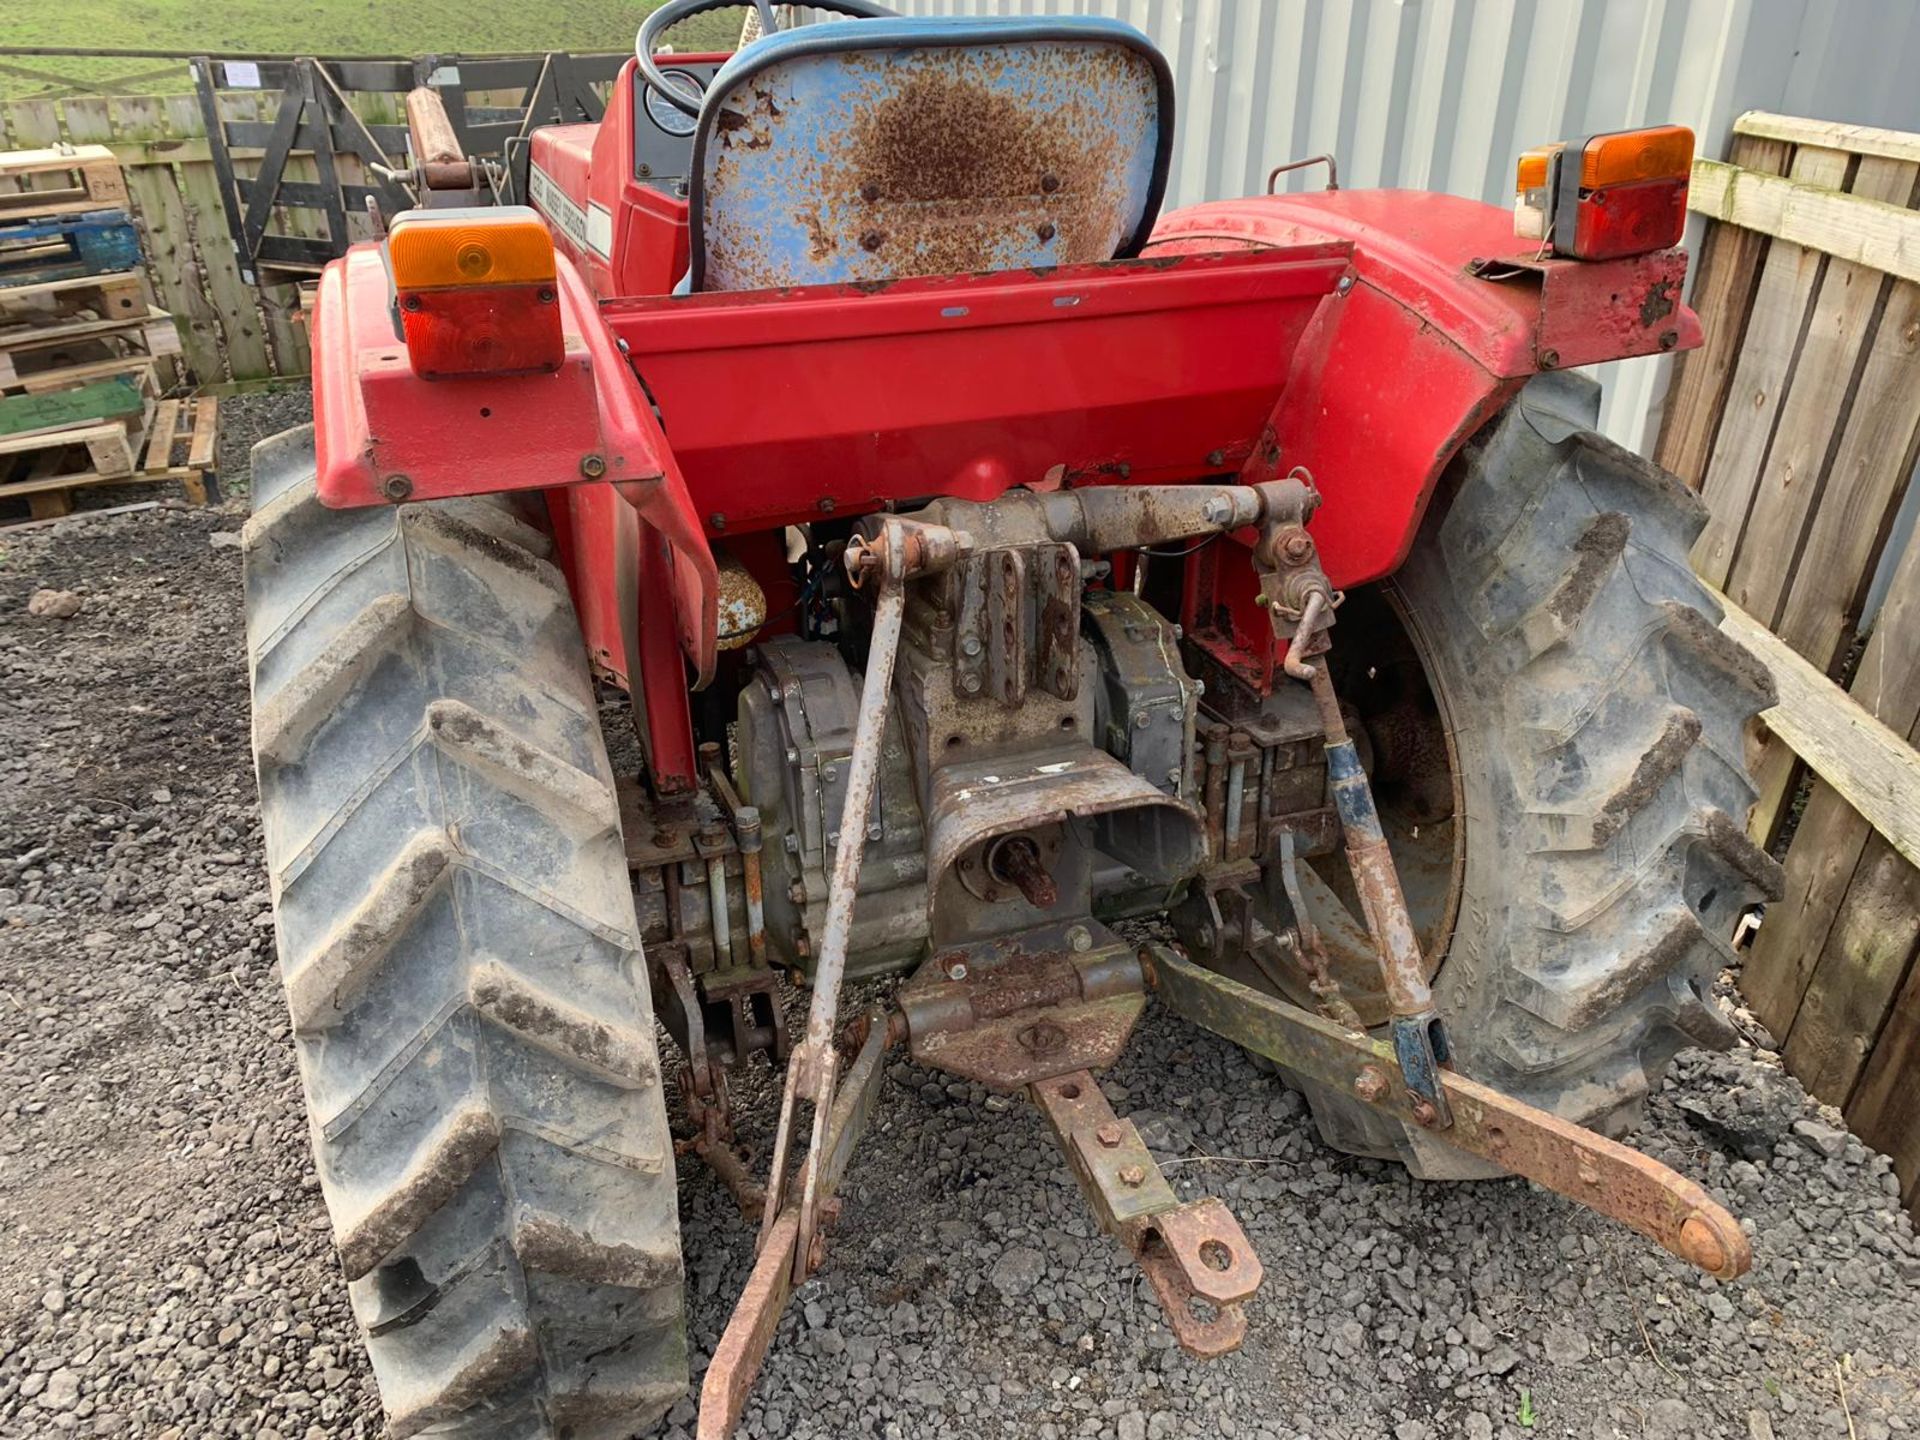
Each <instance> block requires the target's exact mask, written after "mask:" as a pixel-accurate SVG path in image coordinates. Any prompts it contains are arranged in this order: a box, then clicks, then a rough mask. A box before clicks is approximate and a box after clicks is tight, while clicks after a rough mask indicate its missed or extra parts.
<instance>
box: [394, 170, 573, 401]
mask: <svg viewBox="0 0 1920 1440" xmlns="http://www.w3.org/2000/svg"><path fill="white" fill-rule="evenodd" d="M387 264H388V266H389V268H390V270H391V271H392V274H393V291H394V305H395V308H396V310H397V311H398V313H399V317H400V330H401V334H402V335H403V336H404V337H405V339H406V342H407V356H408V358H409V359H410V360H411V361H412V363H413V370H414V373H415V374H417V375H419V376H420V377H421V378H422V379H426V380H440V379H445V378H448V377H450V376H456V375H518V374H526V373H530V372H540V371H547V372H551V371H555V370H558V369H559V368H560V364H561V361H562V360H564V359H565V358H566V338H565V336H564V334H563V333H562V330H561V325H560V297H559V292H558V288H557V285H556V281H555V261H554V255H553V237H552V235H551V234H550V233H548V230H547V227H546V226H545V225H544V224H543V223H542V222H541V220H540V217H539V215H538V214H536V213H535V212H534V211H533V210H531V209H529V208H527V207H526V206H524V205H503V206H498V207H486V208H476V209H455V210H409V211H407V212H406V213H404V214H402V215H400V216H398V217H397V218H396V219H395V220H394V222H393V227H392V229H391V231H390V232H389V234H388V236H387Z"/></svg>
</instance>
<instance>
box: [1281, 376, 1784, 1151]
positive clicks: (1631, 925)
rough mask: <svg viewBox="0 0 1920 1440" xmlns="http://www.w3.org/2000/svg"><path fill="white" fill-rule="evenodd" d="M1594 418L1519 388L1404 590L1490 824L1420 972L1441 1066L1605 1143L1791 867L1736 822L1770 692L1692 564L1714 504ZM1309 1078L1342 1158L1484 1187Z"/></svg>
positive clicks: (1586, 405) (1447, 502) (1559, 390)
mask: <svg viewBox="0 0 1920 1440" xmlns="http://www.w3.org/2000/svg"><path fill="white" fill-rule="evenodd" d="M1597 411H1598V389H1597V387H1596V386H1594V385H1593V384H1592V382H1591V381H1588V380H1586V379H1584V378H1583V377H1579V376H1572V375H1549V376H1543V377H1541V378H1539V379H1536V380H1534V381H1532V382H1531V383H1529V384H1528V386H1527V387H1526V388H1525V389H1524V390H1523V391H1522V392H1521V395H1520V396H1519V397H1518V398H1517V399H1516V400H1515V401H1514V402H1513V403H1512V404H1511V405H1509V406H1508V408H1507V409H1506V410H1505V411H1504V412H1502V414H1501V415H1500V416H1499V417H1497V418H1496V419H1495V420H1494V421H1493V422H1492V423H1491V424H1490V425H1488V426H1487V427H1486V428H1485V429H1484V430H1483V431H1482V432H1481V433H1480V434H1479V435H1477V436H1476V437H1474V439H1473V440H1471V441H1470V442H1469V443H1468V445H1467V447H1466V448H1465V450H1464V451H1463V452H1462V454H1461V456H1460V457H1459V458H1458V459H1457V460H1456V461H1455V463H1454V466H1453V467H1452V469H1451V471H1450V473H1449V478H1448V481H1447V482H1446V487H1444V488H1443V493H1442V495H1441V496H1440V497H1439V498H1438V499H1436V502H1435V505H1434V507H1433V510H1432V512H1431V513H1430V515H1429V518H1428V521H1427V524H1426V528H1425V529H1424V531H1423V533H1422V536H1421V538H1420V540H1419V541H1418V542H1417V543H1416V545H1415V547H1414V552H1413V555H1412V557H1411V558H1410V560H1409V562H1408V564H1407V566H1406V567H1405V569H1403V571H1402V572H1401V574H1400V575H1399V576H1397V577H1396V578H1395V581H1394V582H1393V583H1394V585H1395V587H1396V589H1397V590H1398V592H1399V594H1400V595H1401V597H1402V599H1403V600H1404V602H1405V606H1406V609H1407V610H1408V612H1409V613H1410V614H1411V616H1412V617H1413V621H1414V623H1415V624H1416V625H1417V626H1418V627H1419V628H1420V630H1421V631H1422V633H1423V635H1424V645H1425V648H1426V649H1427V650H1428V652H1429V655H1430V657H1431V659H1430V663H1432V664H1434V665H1435V666H1436V668H1437V669H1439V670H1440V671H1441V672H1442V673H1441V675H1440V676H1439V678H1440V680H1441V681H1442V686H1443V689H1444V690H1446V691H1447V692H1449V703H1450V704H1451V705H1452V706H1453V713H1452V714H1451V715H1450V716H1449V717H1448V720H1449V725H1450V727H1451V728H1452V730H1453V732H1454V734H1455V737H1456V744H1458V745H1459V746H1460V747H1461V755H1460V760H1459V763H1460V768H1461V770H1462V772H1463V780H1464V783H1466V785H1467V787H1468V788H1467V815H1468V823H1469V825H1470V826H1473V827H1478V828H1479V829H1480V831H1481V833H1480V834H1479V835H1478V836H1476V835H1474V834H1473V832H1472V830H1471V829H1470V830H1469V838H1468V841H1467V861H1466V864H1467V874H1466V895H1465V900H1464V903H1463V905H1462V907H1461V919H1460V921H1459V923H1458V925H1457V926H1456V929H1455V933H1454V936H1453V940H1452V943H1451V945H1450V947H1449V950H1448V953H1447V956H1446V958H1445V960H1444V962H1443V964H1442V966H1441V969H1440V972H1439V974H1438V976H1437V977H1436V981H1435V994H1436V997H1437V1000H1438V1002H1439V1004H1440V1006H1441V1009H1442V1013H1443V1014H1446V1015H1448V1016H1449V1017H1450V1018H1451V1020H1452V1025H1451V1035H1452V1037H1453V1043H1454V1046H1455V1051H1456V1057H1457V1059H1458V1061H1459V1063H1460V1064H1461V1067H1462V1068H1463V1069H1464V1070H1466V1071H1467V1072H1468V1073H1471V1074H1474V1075H1477V1076H1479V1077H1481V1078H1483V1079H1486V1080H1489V1081H1490V1082H1492V1083H1494V1084H1496V1085H1498V1086H1500V1087H1501V1088H1503V1089H1506V1090H1508V1091H1509V1092H1511V1093H1513V1094H1516V1095H1518V1096H1519V1097H1521V1098H1523V1099H1525V1100H1528V1101H1530V1102H1531V1103H1533V1104H1536V1105H1540V1106H1542V1107H1543V1108H1546V1109H1550V1110H1553V1111H1555V1112H1557V1113H1559V1114H1561V1115H1564V1116H1566V1117H1568V1118H1569V1119H1573V1120H1577V1121H1579V1122H1582V1123H1585V1124H1589V1125H1594V1126H1596V1127H1598V1128H1600V1129H1602V1130H1604V1131H1607V1132H1609V1133H1620V1132H1621V1131H1623V1130H1624V1129H1626V1128H1628V1127H1629V1126H1630V1125H1631V1124H1633V1123H1634V1122H1635V1121H1636V1120H1637V1118H1638V1115H1639V1112H1640V1108H1641V1105H1642V1102H1643V1101H1644V1098H1645V1096H1646V1094H1647V1092H1648V1089H1649V1088H1650V1086H1652V1085H1653V1084H1655V1083H1657V1080H1658V1077H1659V1075H1660V1073H1661V1072H1662V1071H1663V1070H1664V1068H1665V1067H1666V1064H1667V1062H1668V1061H1669V1060H1670V1059H1671V1058H1672V1056H1673V1054H1674V1053H1675V1052H1676V1051H1677V1050H1678V1049H1680V1048H1681V1047H1682V1046H1684V1045H1687V1044H1720V1045H1724V1044H1726V1043H1728V1041H1729V1040H1730V1038H1731V1029H1730V1027H1729V1026H1728V1025H1727V1023H1726V1021H1725V1020H1724V1019H1723V1018H1722V1017H1721V1016H1720V1015H1719V1013H1718V1011H1717V1010H1716V1009H1715V1007H1714V1005H1713V1002H1712V999H1711V993H1712V992H1711V987H1712V982H1713V979H1714V977H1715V975H1716V973H1717V972H1718V971H1719V969H1720V968H1721V967H1722V966H1723V965H1724V964H1725V963H1726V962H1727V961H1728V959H1729V958H1730V956H1731V950H1730V947H1729V945H1728V943H1727V941H1726V940H1725V939H1723V938H1722V937H1724V936H1728V935H1730V934H1731V933H1732V928H1733V923H1734V920H1735V919H1736V917H1737V916H1738V915H1739V914H1740V912H1741V910H1742V909H1743V908H1744V907H1745V906H1747V905H1748V904H1749V903H1751V902H1752V901H1754V900H1756V899H1759V898H1762V897H1765V896H1777V895H1778V893H1779V886H1780V870H1779V866H1778V865H1776V864H1775V863H1774V862H1773V861H1772V860H1771V859H1770V858H1769V857H1768V856H1766V855H1765V854H1763V853H1762V852H1761V851H1759V850H1758V849H1756V848H1755V847H1754V846H1753V845H1752V843H1751V842H1750V841H1749V840H1748V839H1747V837H1746V834H1745V830H1744V826H1743V824H1742V821H1744V818H1745V816H1746V813H1747V808H1748V806H1749V805H1750V804H1751V802H1752V799H1753V795H1754V790H1753V787H1752V783H1751V781H1750V779H1749V778H1748V775H1747V772H1746V769H1745V763H1744V733H1745V729H1746V726H1747V723H1748V721H1749V720H1750V719H1751V718H1752V717H1753V715H1754V714H1756V713H1757V712H1758V711H1759V710H1761V709H1764V708H1765V707H1766V706H1767V705H1769V704H1771V703H1772V698H1773V697H1772V692H1771V681H1770V677H1769V676H1768V675H1767V674H1766V672H1765V670H1764V669H1763V668H1761V667H1760V666H1759V665H1758V664H1757V663H1756V662H1755V661H1754V660H1753V659H1752V658H1751V657H1750V656H1748V655H1747V654H1746V652H1745V651H1744V650H1742V649H1741V648H1740V647H1739V646H1738V645H1736V644H1735V643H1734V642H1732V641H1731V640H1729V639H1727V638H1726V637H1725V636H1724V635H1722V634H1721V633H1720V631H1719V630H1718V628H1717V626H1716V623H1715V622H1716V621H1717V619H1718V612H1717V610H1716V608H1715V606H1714V604H1713V602H1712V600H1711V599H1710V598H1709V596H1708V594H1707V592H1706V591H1705V590H1704V589H1703V588H1702V587H1701V585H1700V584H1699V582H1698V581H1697V580H1696V579H1695V578H1694V576H1693V573H1692V571H1691V569H1690V568H1689V566H1688V563H1687V554H1688V550H1689V548H1690V547H1691V545H1692V542H1693V538H1694V536H1695V535H1696V534H1697V533H1698V531H1699V529H1700V528H1701V526H1702V525H1703V524H1704V523H1705V510H1704V507H1703V506H1702V505H1701V503H1700V501H1699V500H1698V498H1697V497H1695V496H1694V495H1693V494H1692V492H1690V491H1689V490H1687V489H1686V488H1685V486H1684V485H1682V484H1681V482H1680V481H1678V480H1677V479H1675V478H1674V477H1673V476H1671V475H1668V474H1666V473H1665V472H1664V471H1662V470H1660V469H1659V468H1658V467H1657V466H1655V465H1653V464H1651V463H1650V462H1648V461H1646V460H1644V459H1642V458H1641V457H1640V456H1638V455H1635V454H1633V453H1632V452H1630V451H1627V450H1624V449H1622V448H1620V447H1619V446H1617V445H1614V444H1612V443H1611V442H1610V441H1607V440H1605V439H1603V438H1602V437H1600V436H1599V435H1596V434H1594V433H1593V432H1592V430H1591V428H1590V427H1591V426H1592V425H1593V423H1594V420H1595V418H1596V415H1597ZM1306 1088H1307V1091H1308V1098H1309V1099H1310V1100H1311V1101H1312V1102H1313V1104H1314V1108H1315V1111H1316V1114H1317V1115H1318V1117H1319V1119H1320V1123H1321V1128H1322V1130H1323V1132H1324V1133H1325V1134H1326V1135H1327V1138H1328V1139H1329V1141H1331V1142H1332V1143H1334V1144H1336V1145H1338V1146H1340V1147H1341V1148H1344V1149H1350V1150H1355V1151H1358V1152H1361V1153H1370V1154H1378V1155H1397V1156H1398V1157H1399V1158H1401V1159H1403V1160H1405V1161H1407V1163H1408V1164H1409V1165H1410V1166H1411V1167H1412V1168H1413V1169H1414V1170H1415V1172H1416V1173H1419V1174H1423V1175H1427V1176H1429V1177H1432V1178H1449V1177H1454V1176H1468V1175H1474V1174H1480V1173H1486V1172H1485V1170H1484V1167H1482V1166H1480V1164H1479V1163H1478V1162H1475V1161H1471V1160H1469V1159H1467V1158H1466V1157H1463V1156H1460V1155H1458V1154H1457V1152H1454V1151H1452V1150H1451V1149H1449V1148H1448V1147H1445V1146H1443V1145H1440V1144H1438V1143H1437V1142H1434V1141H1432V1140H1430V1139H1429V1138H1428V1137H1425V1136H1423V1135H1419V1134H1412V1133H1409V1132H1407V1131H1406V1130H1404V1129H1403V1128H1402V1127H1399V1126H1396V1125H1390V1124H1387V1123H1384V1122H1383V1121H1382V1120H1381V1119H1380V1118H1379V1117H1377V1116H1376V1115H1374V1114H1373V1113H1372V1112H1370V1111H1367V1110H1366V1109H1365V1108H1364V1107H1362V1106H1360V1105H1358V1104H1357V1103H1355V1102H1352V1101H1349V1100H1344V1099H1343V1098H1342V1097H1340V1096H1338V1095H1333V1094H1330V1093H1328V1092H1326V1091H1324V1090H1318V1089H1317V1088H1316V1087H1311V1086H1309V1087H1306Z"/></svg>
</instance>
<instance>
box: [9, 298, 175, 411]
mask: <svg viewBox="0 0 1920 1440" xmlns="http://www.w3.org/2000/svg"><path fill="white" fill-rule="evenodd" d="M122 345H131V346H137V347H138V352H137V353H138V354H139V355H141V356H143V357H146V358H148V359H152V358H156V357H158V356H162V355H178V354H179V353H180V336H179V333H178V332H177V331H176V330H175V329H174V327H173V317H172V316H170V315H167V314H165V313H164V312H162V311H159V310H149V311H147V312H146V313H145V314H143V315H134V316H127V317H120V318H113V317H109V318H108V319H104V320H94V319H88V318H85V317H79V318H74V317H66V318H61V319H57V320H55V321H53V322H52V323H51V324H45V325H34V324H18V325H4V324H0V391H4V390H13V389H25V388H27V381H28V380H29V379H30V378H38V377H40V376H42V375H44V373H45V372H46V371H49V370H54V369H59V368H63V367H67V366H72V365H81V364H90V363H93V362H95V361H100V360H110V359H115V358H121V357H120V356H117V355H111V354H110V355H91V356H88V357H87V358H86V359H84V360H83V359H81V358H79V352H80V351H81V350H84V349H97V348H105V349H110V350H114V349H117V348H118V347H119V346H122ZM69 357H71V358H69ZM42 388H45V387H44V386H43V387H42Z"/></svg>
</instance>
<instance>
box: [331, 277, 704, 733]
mask: <svg viewBox="0 0 1920 1440" xmlns="http://www.w3.org/2000/svg"><path fill="white" fill-rule="evenodd" d="M557 282H558V283H557V284H556V286H555V289H556V291H557V292H558V295H557V298H558V301H559V304H560V307H561V318H562V326H563V329H564V331H565V334H566V359H565V361H564V362H563V363H562V365H561V367H560V369H559V370H558V371H557V372H556V373H554V374H547V375H476V376H466V377H460V378H452V379H439V380H423V379H421V378H420V377H419V376H418V375H416V374H414V372H413V368H412V365H411V364H410V363H409V361H408V358H407V348H406V346H405V344H404V343H402V341H401V340H400V339H399V338H398V337H397V335H396V333H395V325H394V317H393V308H392V305H393V292H392V287H391V283H390V281H389V279H388V276H387V271H386V266H385V264H384V262H383V260H382V258H381V254H380V248H379V247H378V246H377V245H371V244H369V245H356V246H355V247H353V249H352V250H350V251H349V252H348V253H347V255H346V257H345V258H344V259H342V260H339V261H336V262H334V263H333V264H331V265H329V266H328V267H327V269H326V271H325V272H324V273H323V274H322V276H321V278H320V291H319V300H318V303H317V306H316V309H315V313H314V317H313V337H314V343H313V353H314V361H315V363H314V375H313V412H314V435H315V443H316V449H317V452H318V454H317V459H318V466H319V486H318V488H319V494H320V499H321V501H322V502H323V503H324V504H327V505H330V506H334V507H336V508H350V507H353V506H360V505H383V504H388V503H393V502H398V501H420V500H437V499H443V498H446V497H448V496H453V495H471V494H478V493H494V492H499V491H507V490H545V491H547V492H548V501H549V509H550V511H551V513H552V516H553V521H554V528H555V531H556V538H557V539H558V541H559V550H560V559H561V561H562V564H563V567H564V569H565V571H566V575H567V582H568V584H569V586H570V587H571V588H572V591H573V597H574V603H575V605H576V607H577V608H578V610H579V614H580V623H581V629H582V631H583V632H584V635H585V639H586V644H587V650H588V654H589V656H590V657H591V659H592V660H593V662H594V664H595V666H596V668H598V669H600V670H601V671H603V672H604V673H607V674H609V675H611V676H613V677H614V678H615V679H616V680H618V681H619V682H620V683H621V684H622V685H627V686H629V687H630V688H632V682H633V681H634V679H635V678H636V677H637V671H638V670H639V668H640V665H641V663H642V657H643V652H644V651H645V650H646V649H647V648H648V646H649V642H650V641H651V642H653V643H654V644H655V645H656V646H657V645H658V644H659V643H661V642H664V645H665V647H666V649H667V650H668V651H671V652H684V654H685V655H686V656H687V657H688V660H689V661H690V662H691V664H692V667H693V670H694V672H695V678H696V683H704V682H705V681H706V680H707V679H710V678H711V676H712V671H713V665H714V656H715V650H716V634H715V631H716V626H717V622H716V618H715V616H716V611H717V604H718V595H719V581H718V574H717V571H716V568H715V564H714V558H713V553H712V551H711V550H710V549H709V548H708V546H707V542H706V537H705V536H704V534H703V533H702V532H701V527H700V523H699V518H698V516H697V514H696V512H695V510H694V507H693V501H692V498H691V497H690V496H689V494H688V491H687V485H686V481H685V480H684V479H683V478H682V476H681V474H680V469H679V466H678V465H677V464H676V463H675V460H674V456H673V451H672V449H671V448H670V447H669V446H668V444H667V441H666V436H665V435H664V433H663V432H662V431H661V428H660V422H659V420H658V418H657V417H656V416H655V414H654V411H653V407H652V405H651V404H650V403H649V402H648V400H647V397H646V394H645V392H644V391H643V390H642V389H641V387H640V384H639V382H638V381H637V380H636V379H635V377H634V374H633V371H632V369H631V368H630V367H629V366H628V365H627V363H626V361H625V360H624V358H623V357H622V356H621V354H620V351H619V347H618V343H617V342H616V341H615V339H614V337H613V336H612V335H611V334H610V333H609V332H608V330H607V328H606V326H605V325H604V324H603V323H602V322H601V319H600V315H599V310H598V307H597V306H596V304H595V302H594V300H593V297H592V295H591V294H590V293H589V292H588V290H587V287H586V285H585V283H584V282H583V281H582V280H581V278H580V275H579V272H578V271H577V270H576V269H575V268H574V266H573V265H572V264H571V263H570V262H569V261H568V260H567V258H566V257H565V256H560V257H559V261H558V274H557ZM642 605H644V606H645V607H646V609H647V613H648V614H649V615H654V616H657V615H661V614H663V613H665V612H666V611H667V610H668V609H671V612H672V614H673V615H674V617H675V622H676V623H675V625H674V626H673V627H671V628H669V627H667V626H664V625H659V624H654V625H651V626H648V627H646V628H645V630H644V631H643V629H642V627H641V626H640V624H639V611H640V608H641V607H642ZM665 660H666V657H664V656H663V657H662V662H661V663H662V664H663V665H664V664H665ZM670 673H672V674H673V675H675V676H676V678H677V677H678V675H679V673H680V670H679V659H678V653H674V654H673V655H672V657H671V668H670ZM661 740H666V741H667V743H668V744H669V746H670V747H671V746H672V743H673V741H672V739H671V738H670V737H656V744H658V743H660V742H661ZM685 748H686V750H687V762H688V765H689V767H690V766H691V762H692V737H691V735H690V734H689V735H687V736H686V738H685Z"/></svg>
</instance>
